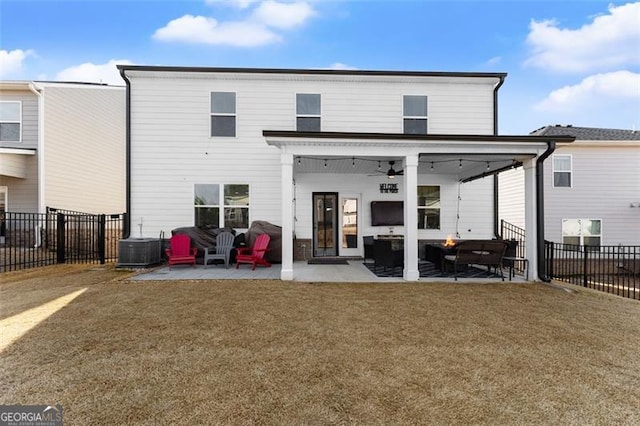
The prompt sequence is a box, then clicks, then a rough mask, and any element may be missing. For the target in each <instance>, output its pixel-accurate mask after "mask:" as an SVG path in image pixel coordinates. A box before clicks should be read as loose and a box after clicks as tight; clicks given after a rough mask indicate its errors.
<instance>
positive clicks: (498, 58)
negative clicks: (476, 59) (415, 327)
mask: <svg viewBox="0 0 640 426" xmlns="http://www.w3.org/2000/svg"><path fill="white" fill-rule="evenodd" d="M500 62H502V56H494V57H493V58H491V59H489V60H488V61H487V65H496V64H499V63H500Z"/></svg>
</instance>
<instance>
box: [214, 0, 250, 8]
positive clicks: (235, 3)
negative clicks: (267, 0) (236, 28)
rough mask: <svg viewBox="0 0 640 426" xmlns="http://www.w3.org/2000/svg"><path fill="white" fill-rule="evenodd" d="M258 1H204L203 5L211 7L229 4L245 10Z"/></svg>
mask: <svg viewBox="0 0 640 426" xmlns="http://www.w3.org/2000/svg"><path fill="white" fill-rule="evenodd" d="M258 1H259V0H205V3H206V4H208V5H211V6H215V5H218V4H230V5H232V6H235V7H238V8H240V9H246V8H247V7H249V6H251V5H252V4H253V3H257V2H258Z"/></svg>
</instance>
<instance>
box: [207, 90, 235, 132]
mask: <svg viewBox="0 0 640 426" xmlns="http://www.w3.org/2000/svg"><path fill="white" fill-rule="evenodd" d="M235 135H236V94H235V93H233V92H211V136H231V137H234V136H235Z"/></svg>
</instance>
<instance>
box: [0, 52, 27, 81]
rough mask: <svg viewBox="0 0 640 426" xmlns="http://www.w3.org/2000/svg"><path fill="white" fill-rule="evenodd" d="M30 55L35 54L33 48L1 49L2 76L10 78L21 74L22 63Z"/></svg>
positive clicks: (0, 66)
mask: <svg viewBox="0 0 640 426" xmlns="http://www.w3.org/2000/svg"><path fill="white" fill-rule="evenodd" d="M29 56H35V52H34V51H33V50H22V49H15V50H12V51H8V50H0V78H2V79H9V78H16V77H19V76H20V72H21V71H22V65H23V64H24V61H25V59H27V58H28V57H29Z"/></svg>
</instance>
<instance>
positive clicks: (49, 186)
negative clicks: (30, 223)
mask: <svg viewBox="0 0 640 426" xmlns="http://www.w3.org/2000/svg"><path fill="white" fill-rule="evenodd" d="M124 158H125V88H124V87H118V86H107V85H102V84H88V83H61V82H60V83H56V82H38V81H34V82H28V81H2V82H0V209H1V210H2V211H7V212H24V213H38V212H40V213H42V212H44V211H45V209H46V207H47V206H50V207H56V208H60V209H67V210H76V211H82V212H87V213H118V212H122V211H124V208H125V201H124V188H125V170H124V166H125V160H124Z"/></svg>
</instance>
